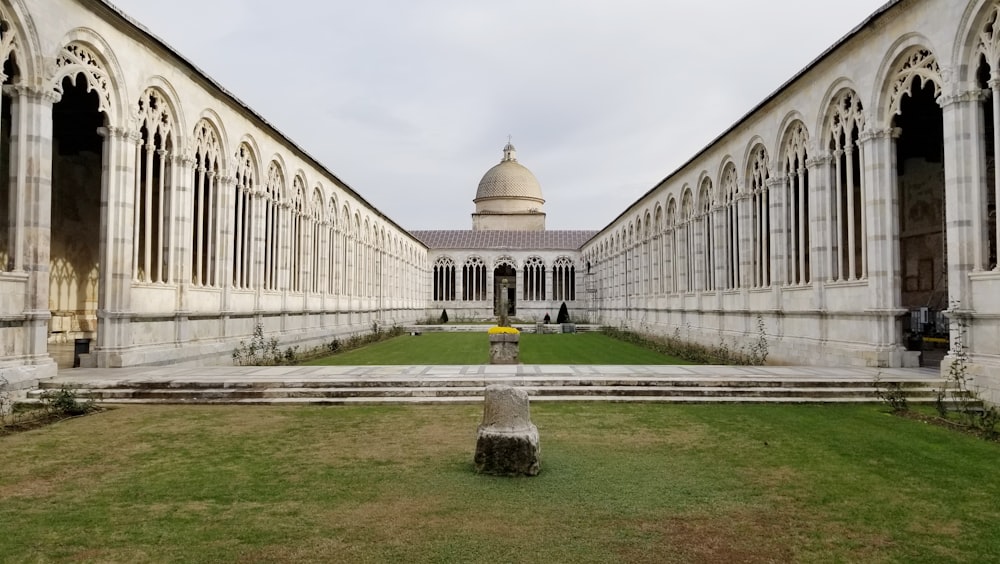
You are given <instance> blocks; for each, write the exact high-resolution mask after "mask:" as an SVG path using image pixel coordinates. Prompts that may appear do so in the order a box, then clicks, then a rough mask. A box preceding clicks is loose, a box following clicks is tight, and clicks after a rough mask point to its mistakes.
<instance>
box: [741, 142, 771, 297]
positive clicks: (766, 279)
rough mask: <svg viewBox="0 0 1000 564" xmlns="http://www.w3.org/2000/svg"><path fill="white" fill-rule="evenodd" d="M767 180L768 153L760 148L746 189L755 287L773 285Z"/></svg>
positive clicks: (755, 153)
mask: <svg viewBox="0 0 1000 564" xmlns="http://www.w3.org/2000/svg"><path fill="white" fill-rule="evenodd" d="M768 180H769V173H768V158H767V150H765V149H764V147H762V146H759V147H757V149H756V150H755V151H754V152H753V156H752V157H751V158H750V168H749V170H748V171H747V188H748V189H749V191H750V197H751V206H752V207H753V210H752V211H751V222H752V225H751V226H750V229H751V235H750V239H751V242H752V249H751V252H752V254H753V259H752V267H751V268H752V269H753V283H752V284H753V287H754V288H764V287H767V286H770V285H771V243H770V240H771V234H770V230H771V200H770V195H769V194H768V188H769V187H768Z"/></svg>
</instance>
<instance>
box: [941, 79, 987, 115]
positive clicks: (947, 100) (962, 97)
mask: <svg viewBox="0 0 1000 564" xmlns="http://www.w3.org/2000/svg"><path fill="white" fill-rule="evenodd" d="M989 86H990V88H991V89H992V91H993V92H994V93H995V92H997V91H998V90H1000V79H990V81H989ZM989 92H990V91H988V90H983V89H982V88H975V89H972V90H966V91H964V92H958V93H956V94H949V95H946V96H941V97H940V98H938V105H939V106H941V107H942V108H947V107H948V106H951V105H952V104H960V103H962V102H972V103H979V102H982V101H983V100H985V99H986V97H987V94H988V93H989Z"/></svg>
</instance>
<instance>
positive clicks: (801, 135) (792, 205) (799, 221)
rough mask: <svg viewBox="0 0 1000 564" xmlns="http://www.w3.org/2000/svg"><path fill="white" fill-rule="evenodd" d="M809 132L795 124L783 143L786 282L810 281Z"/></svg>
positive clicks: (804, 282) (805, 282) (800, 282)
mask: <svg viewBox="0 0 1000 564" xmlns="http://www.w3.org/2000/svg"><path fill="white" fill-rule="evenodd" d="M808 141H809V134H808V133H807V132H806V128H805V126H804V125H802V123H801V122H800V123H796V124H795V125H794V126H793V127H792V131H791V133H790V134H789V136H788V140H787V141H786V142H785V170H784V172H785V180H786V182H785V189H786V192H785V203H786V205H785V225H786V231H785V233H786V238H787V239H786V248H787V249H788V260H787V263H786V264H787V267H786V275H785V281H786V282H787V283H788V284H807V283H809V170H808V169H807V168H806V159H807V158H808V154H807V152H806V143H808Z"/></svg>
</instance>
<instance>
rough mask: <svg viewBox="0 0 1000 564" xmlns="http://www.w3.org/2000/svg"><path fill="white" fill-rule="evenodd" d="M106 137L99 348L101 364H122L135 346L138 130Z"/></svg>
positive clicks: (111, 130) (117, 130) (105, 131)
mask: <svg viewBox="0 0 1000 564" xmlns="http://www.w3.org/2000/svg"><path fill="white" fill-rule="evenodd" d="M99 133H100V134H101V136H102V137H104V151H103V167H102V171H101V238H100V265H101V266H100V288H99V296H100V297H99V300H98V310H97V347H96V350H95V351H94V353H95V354H96V357H97V366H98V367H100V368H118V367H121V366H123V360H122V355H123V353H124V352H125V350H126V349H127V348H128V347H130V346H131V343H132V333H131V311H130V309H131V297H132V277H133V273H132V268H131V265H132V249H133V245H134V244H135V242H134V241H133V233H134V231H133V230H134V225H135V217H134V211H135V191H134V182H135V164H136V163H135V158H136V150H135V148H136V145H137V144H138V143H139V142H140V137H139V134H138V132H135V131H129V130H127V129H125V128H121V127H113V126H112V127H106V128H101V129H100V131H99Z"/></svg>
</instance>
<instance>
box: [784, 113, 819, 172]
mask: <svg viewBox="0 0 1000 564" xmlns="http://www.w3.org/2000/svg"><path fill="white" fill-rule="evenodd" d="M800 132H804V133H805V138H804V140H803V142H804V143H805V145H804V146H803V148H804V149H806V150H807V151H808V152H810V153H812V151H811V149H812V147H809V142H810V139H811V137H810V135H809V128H808V127H806V121H805V119H803V118H802V114H800V113H799V112H797V111H791V112H788V114H787V115H785V118H784V119H783V120H781V125H780V126H779V127H778V138H777V139H775V141H776V143H775V147H777V148H778V152H777V155H778V162H784V161H785V159H787V157H788V155H787V154H786V151H787V149H788V147H787V144H788V140H789V136H792V135H799V134H800Z"/></svg>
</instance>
